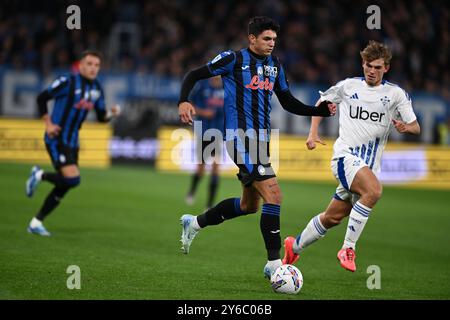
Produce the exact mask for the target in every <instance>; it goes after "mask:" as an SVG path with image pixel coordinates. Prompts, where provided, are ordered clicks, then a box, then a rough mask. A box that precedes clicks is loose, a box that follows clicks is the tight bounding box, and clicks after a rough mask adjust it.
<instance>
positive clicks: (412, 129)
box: [392, 119, 420, 135]
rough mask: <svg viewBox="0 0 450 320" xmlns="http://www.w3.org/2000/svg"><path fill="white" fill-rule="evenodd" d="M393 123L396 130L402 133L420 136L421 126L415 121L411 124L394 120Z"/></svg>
mask: <svg viewBox="0 0 450 320" xmlns="http://www.w3.org/2000/svg"><path fill="white" fill-rule="evenodd" d="M392 123H393V124H394V127H395V129H397V131H398V132H400V133H409V134H414V135H419V134H420V125H419V122H417V120H414V121H413V122H411V123H404V122H402V121H399V120H395V119H392Z"/></svg>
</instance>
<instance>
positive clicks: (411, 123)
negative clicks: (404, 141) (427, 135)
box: [392, 90, 420, 135]
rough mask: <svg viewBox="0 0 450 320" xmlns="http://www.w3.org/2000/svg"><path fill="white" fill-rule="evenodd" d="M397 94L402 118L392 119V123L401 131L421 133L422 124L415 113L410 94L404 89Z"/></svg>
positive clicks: (399, 112) (398, 107) (398, 110)
mask: <svg viewBox="0 0 450 320" xmlns="http://www.w3.org/2000/svg"><path fill="white" fill-rule="evenodd" d="M401 91H402V92H400V90H399V91H398V94H397V112H398V114H399V115H400V117H401V120H397V119H392V124H393V125H394V127H395V129H396V130H397V131H398V132H400V133H409V134H414V135H419V134H420V125H419V122H418V121H417V117H416V115H415V113H414V110H413V107H412V102H411V98H410V96H409V95H408V94H407V93H406V92H405V91H404V90H401Z"/></svg>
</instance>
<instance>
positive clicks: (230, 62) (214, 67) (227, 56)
mask: <svg viewBox="0 0 450 320" xmlns="http://www.w3.org/2000/svg"><path fill="white" fill-rule="evenodd" d="M235 60H236V54H235V53H234V52H233V51H225V52H222V53H220V54H218V55H217V56H216V57H215V58H214V59H213V60H211V61H210V62H208V64H207V66H208V69H209V71H210V72H211V73H212V74H213V75H215V76H218V75H225V74H227V73H230V72H232V71H233V67H234V63H235Z"/></svg>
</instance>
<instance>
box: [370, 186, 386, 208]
mask: <svg viewBox="0 0 450 320" xmlns="http://www.w3.org/2000/svg"><path fill="white" fill-rule="evenodd" d="M382 194H383V187H382V186H381V184H379V185H377V186H375V187H373V188H371V189H370V190H369V192H368V193H367V197H368V198H369V199H370V202H372V203H376V202H377V201H378V200H380V198H381V195H382Z"/></svg>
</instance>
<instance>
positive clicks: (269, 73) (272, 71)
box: [264, 66, 278, 77]
mask: <svg viewBox="0 0 450 320" xmlns="http://www.w3.org/2000/svg"><path fill="white" fill-rule="evenodd" d="M277 73H278V70H277V67H272V66H264V75H265V76H266V77H276V76H277Z"/></svg>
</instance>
